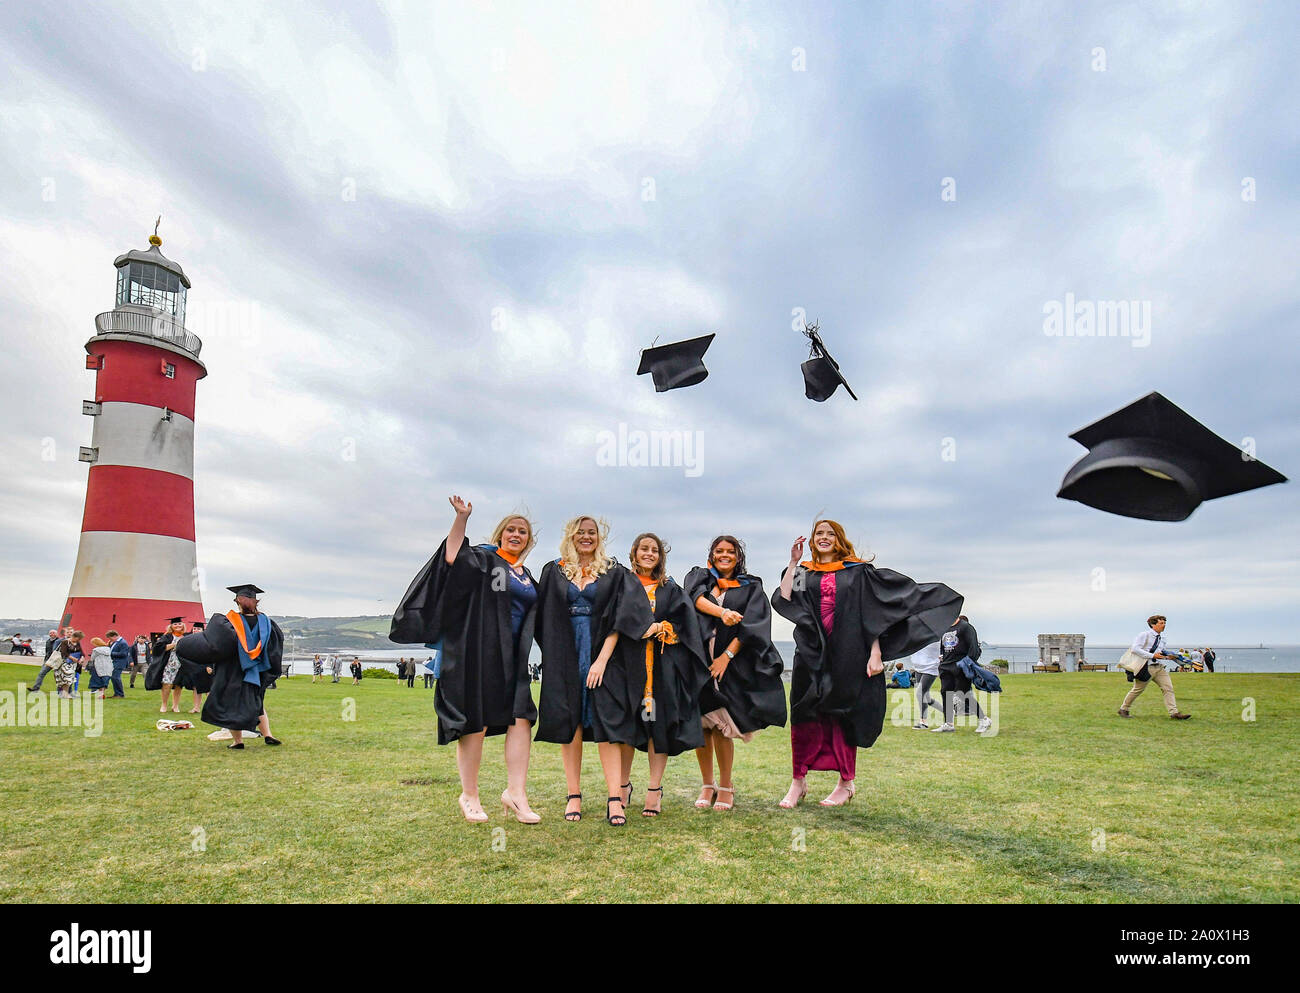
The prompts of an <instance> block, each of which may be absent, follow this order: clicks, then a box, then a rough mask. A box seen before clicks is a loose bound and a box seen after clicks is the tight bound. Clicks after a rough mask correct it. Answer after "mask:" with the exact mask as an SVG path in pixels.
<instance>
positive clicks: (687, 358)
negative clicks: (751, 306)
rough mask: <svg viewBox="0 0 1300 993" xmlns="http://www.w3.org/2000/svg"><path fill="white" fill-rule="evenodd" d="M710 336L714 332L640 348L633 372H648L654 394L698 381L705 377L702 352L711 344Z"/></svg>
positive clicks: (707, 375)
mask: <svg viewBox="0 0 1300 993" xmlns="http://www.w3.org/2000/svg"><path fill="white" fill-rule="evenodd" d="M713 338H714V335H712V334H706V335H703V336H702V337H699V338H691V339H690V340H689V341H675V342H673V343H672V344H671V345H659V346H658V347H651V348H645V349H642V351H641V365H640V366H638V367H637V370H636V374H637V375H638V376H644V375H645V374H646V373H647V372H648V373H650V375H651V377H652V378H653V379H654V381H655V392H656V393H663V392H664V391H665V390H678V389H681V388H682V387H684V386H694V385H695V384H696V383H702V382H704V380H706V379H707V378H708V377H709V370H708V369H706V368H704V353H705V352H707V351H708V350H709V346H710V345H711V344H713Z"/></svg>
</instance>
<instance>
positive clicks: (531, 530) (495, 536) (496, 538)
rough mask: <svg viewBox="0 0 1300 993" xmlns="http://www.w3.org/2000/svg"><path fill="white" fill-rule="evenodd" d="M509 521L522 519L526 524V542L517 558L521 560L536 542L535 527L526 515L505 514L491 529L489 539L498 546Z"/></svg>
mask: <svg viewBox="0 0 1300 993" xmlns="http://www.w3.org/2000/svg"><path fill="white" fill-rule="evenodd" d="M511 521H523V522H524V523H525V524H527V525H528V544H526V545H525V546H524V550H523V551H522V552H520V553H519V558H520V559H521V560H522V559H523V558H524V557H525V556H527V555H528V553H529V552H531V551H532V550H533V546H534V545H536V544H537V529H536V528H535V527H533V522H532V521H530V520H529V519H528V517H527V515H525V514H507V515H506V516H505V517H503V518H501V520H499V521H498V522H497V526H496V527H494V528H493V529H492V537H491V539H489V540H490V541H491V542H492V544H494V545H496V546H497V547H498V548H500V547H501V536H502V535H503V534H505V533H506V525H507V524H509V523H510V522H511Z"/></svg>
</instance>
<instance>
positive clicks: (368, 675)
mask: <svg viewBox="0 0 1300 993" xmlns="http://www.w3.org/2000/svg"><path fill="white" fill-rule="evenodd" d="M361 678H362V679H396V678H397V673H395V672H391V671H389V670H388V669H362V670H361Z"/></svg>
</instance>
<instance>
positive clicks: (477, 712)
mask: <svg viewBox="0 0 1300 993" xmlns="http://www.w3.org/2000/svg"><path fill="white" fill-rule="evenodd" d="M448 502H449V503H450V504H451V506H452V509H453V510H455V512H456V517H455V519H454V520H453V521H452V525H451V530H450V531H449V532H448V533H447V540H446V541H444V542H443V543H442V544H441V545H439V546H438V551H437V552H435V553H434V556H433V558H432V559H430V560H429V562H428V564H427V565H425V567H424V568H423V569H421V570H420V572H419V574H418V575H417V576H416V577H415V579H414V581H413V582H412V583H411V586H410V588H409V589H408V590H407V591H406V595H405V596H404V597H402V602H401V603H400V604H398V607H397V610H396V611H395V612H394V613H393V623H392V627H391V629H390V631H389V634H388V638H389V640H390V641H394V642H396V643H398V644H399V645H410V644H416V643H419V644H424V645H426V646H429V647H438V648H441V650H442V678H441V679H439V680H438V686H437V689H436V690H435V692H434V697H433V707H434V711H435V712H436V713H437V715H438V744H440V745H446V744H450V743H451V742H453V741H454V742H456V765H457V767H458V769H459V771H460V789H461V793H460V799H459V801H458V802H459V804H460V809H461V813H462V814H464V815H465V819H466V820H468V821H471V822H474V823H479V822H482V821H486V820H487V814H486V813H484V811H483V806H482V804H481V803H480V802H479V796H478V789H479V784H478V773H479V766H480V765H481V764H482V762H483V740H484V738H485V737H486V736H487V735H494V734H504V735H505V736H506V743H505V756H506V789H505V792H503V793H502V794H501V806H502V808H503V809H505V810H506V811H508V812H513V813H514V815H515V819H516V820H518V821H519V822H520V823H522V824H536V823H537V822H538V821H540V820H541V817H540V816H539V815H538V814H537V813H535V812H534V811H533V809H532V808H531V807H530V806H529V805H528V760H529V756H530V752H531V747H532V741H531V737H532V726H533V723H534V722H535V721H536V720H537V708H536V707H534V706H533V696H532V691H531V686H530V684H529V680H528V652H529V650H530V649H531V648H532V643H533V624H534V618H535V617H536V614H537V611H536V606H537V586H536V583H535V581H534V579H533V574H532V573H531V572H529V571H528V569H527V568H526V567H525V566H524V564H523V560H524V558H525V557H526V556H527V555H528V552H529V550H530V549H532V547H533V545H534V544H536V540H535V538H534V537H533V526H532V523H531V522H530V521H529V520H528V518H526V517H524V516H523V515H521V514H511V515H509V516H507V517H504V518H502V520H501V522H500V523H498V524H497V526H496V528H495V529H494V530H493V532H492V540H491V542H490V543H489V544H486V545H479V546H477V547H470V544H469V542H468V541H467V540H466V539H465V525H466V523H467V522H468V521H469V516H470V513H471V512H472V511H473V504H470V503H466V502H465V501H464V500H462V499H461V498H460V497H459V496H452V497H449V498H448ZM411 665H412V666H414V665H415V660H414V659H412V660H411Z"/></svg>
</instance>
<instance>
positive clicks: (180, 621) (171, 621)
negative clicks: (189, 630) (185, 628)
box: [167, 617, 185, 624]
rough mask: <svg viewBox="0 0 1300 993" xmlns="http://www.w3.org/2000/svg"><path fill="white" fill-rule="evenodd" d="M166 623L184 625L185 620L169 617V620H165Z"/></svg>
mask: <svg viewBox="0 0 1300 993" xmlns="http://www.w3.org/2000/svg"><path fill="white" fill-rule="evenodd" d="M167 623H168V624H184V623H185V618H184V617H169V618H167Z"/></svg>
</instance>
